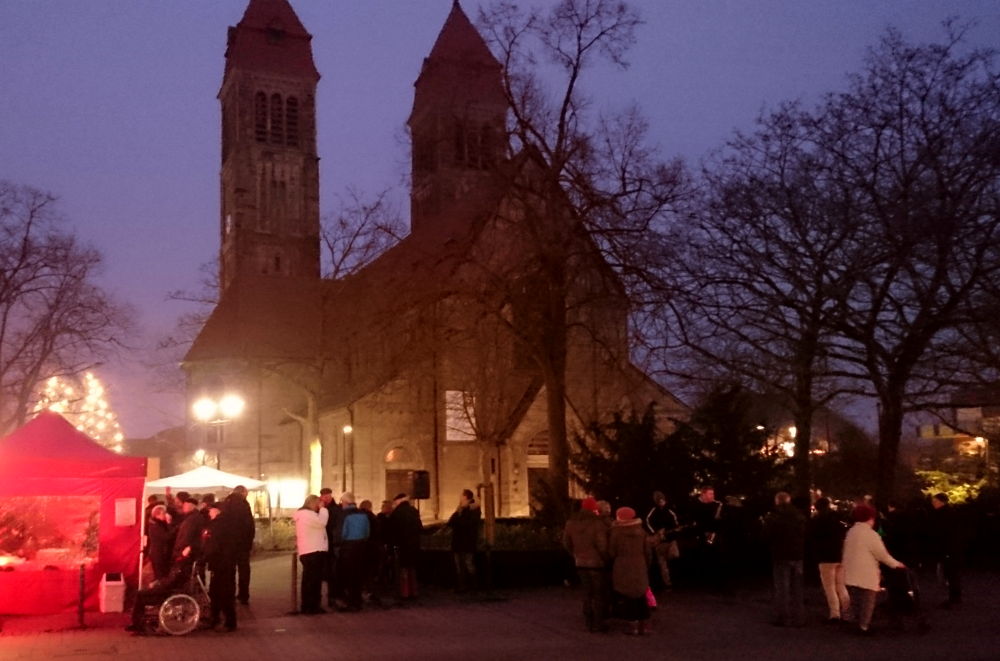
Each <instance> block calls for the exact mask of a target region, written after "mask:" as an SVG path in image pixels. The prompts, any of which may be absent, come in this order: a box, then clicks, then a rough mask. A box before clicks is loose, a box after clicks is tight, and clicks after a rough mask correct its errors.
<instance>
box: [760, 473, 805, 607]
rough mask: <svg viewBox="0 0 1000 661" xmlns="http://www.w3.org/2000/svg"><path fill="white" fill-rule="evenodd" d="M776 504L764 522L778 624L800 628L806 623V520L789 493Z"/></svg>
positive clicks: (782, 494)
mask: <svg viewBox="0 0 1000 661" xmlns="http://www.w3.org/2000/svg"><path fill="white" fill-rule="evenodd" d="M774 505H775V507H774V510H773V511H772V512H771V513H770V514H768V515H767V517H766V518H765V519H764V535H765V537H766V538H767V542H768V546H769V547H770V548H771V570H772V574H773V579H774V624H776V625H778V626H793V627H800V626H803V625H804V624H805V622H806V613H805V600H804V597H803V594H802V585H803V577H804V567H803V565H804V560H803V558H804V555H805V535H806V517H805V515H804V514H802V512H800V511H799V510H798V509H796V508H795V507H794V506H793V505H792V497H791V495H790V494H788V493H787V492H785V491H779V492H778V493H777V494H775V496H774Z"/></svg>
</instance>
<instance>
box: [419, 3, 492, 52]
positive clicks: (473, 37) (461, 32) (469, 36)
mask: <svg viewBox="0 0 1000 661" xmlns="http://www.w3.org/2000/svg"><path fill="white" fill-rule="evenodd" d="M428 59H430V60H455V61H458V62H462V63H464V64H480V65H488V66H499V65H500V63H499V62H497V60H496V58H495V57H493V54H492V53H491V52H490V49H489V47H487V45H486V42H485V41H483V37H482V35H480V34H479V31H478V30H476V28H475V26H474V25H472V21H470V20H469V17H468V16H467V15H466V14H465V12H464V11H463V10H462V6H461V5H460V4H459V3H458V0H455V2H454V3H453V4H452V7H451V13H450V14H448V18H447V19H446V20H445V22H444V26H442V28H441V32H440V33H439V34H438V38H437V41H435V42H434V47H433V48H431V54H430V55H429V56H428Z"/></svg>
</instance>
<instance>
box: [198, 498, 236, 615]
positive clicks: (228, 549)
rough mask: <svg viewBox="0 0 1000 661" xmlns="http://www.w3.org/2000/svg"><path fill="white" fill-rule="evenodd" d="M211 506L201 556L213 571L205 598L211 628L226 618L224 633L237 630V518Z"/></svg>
mask: <svg viewBox="0 0 1000 661" xmlns="http://www.w3.org/2000/svg"><path fill="white" fill-rule="evenodd" d="M230 506H231V503H228V502H227V503H226V504H225V507H223V506H221V505H220V504H218V503H212V505H211V506H210V507H209V510H208V513H209V514H208V515H209V519H210V520H209V523H208V527H207V528H206V535H205V538H204V539H205V544H204V548H203V556H204V558H205V561H206V563H207V564H208V569H209V570H210V571H211V572H212V580H211V582H210V583H209V588H208V596H209V598H210V599H211V600H212V617H211V624H210V626H211V627H212V628H215V627H217V626H219V625H221V624H222V622H221V617H220V616H222V617H225V620H226V622H225V626H226V630H227V631H235V630H236V560H237V557H238V556H239V553H240V543H241V540H240V520H239V515H238V514H237V513H234V512H233V511H232V510H231V509H230Z"/></svg>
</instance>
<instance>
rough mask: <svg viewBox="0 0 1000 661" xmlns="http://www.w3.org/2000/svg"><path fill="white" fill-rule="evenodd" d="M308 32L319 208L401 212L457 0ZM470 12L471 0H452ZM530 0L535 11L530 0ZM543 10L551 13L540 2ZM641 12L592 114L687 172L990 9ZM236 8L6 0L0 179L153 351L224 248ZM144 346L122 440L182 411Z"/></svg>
mask: <svg viewBox="0 0 1000 661" xmlns="http://www.w3.org/2000/svg"><path fill="white" fill-rule="evenodd" d="M292 4H293V6H295V9H296V11H297V12H298V14H299V17H300V18H301V19H302V22H303V23H304V24H305V26H306V29H308V30H309V31H310V32H311V33H312V34H313V52H314V57H315V60H316V66H317V67H318V68H319V71H320V73H321V74H322V75H323V79H322V80H321V81H320V86H319V96H318V100H317V102H318V108H319V116H318V131H319V153H320V156H321V157H322V159H323V160H322V163H321V173H320V188H321V199H322V205H323V206H322V209H323V212H324V213H327V212H330V211H332V210H334V209H335V208H336V206H337V198H338V196H342V195H343V194H344V191H345V189H346V188H347V187H348V186H354V187H356V188H358V189H360V190H362V191H366V192H368V193H374V192H377V191H379V190H382V189H384V188H387V187H390V186H394V187H395V189H396V197H397V199H398V201H399V206H400V208H401V209H402V210H403V212H404V213H405V212H406V211H407V205H406V204H405V200H406V197H405V189H404V188H403V179H404V173H405V167H406V163H407V151H406V147H405V144H404V142H403V136H404V133H403V125H404V122H405V120H406V117H407V115H408V113H409V110H410V106H411V102H412V93H413V87H412V84H413V81H414V80H415V79H416V76H417V73H418V72H419V70H420V64H421V61H422V58H423V57H424V56H425V55H426V54H427V53H428V52H429V50H430V48H431V45H432V44H433V42H434V39H435V37H436V36H437V33H438V31H439V30H440V28H441V25H442V24H443V22H444V19H445V17H446V16H447V14H448V11H449V9H450V6H451V0H417V1H415V0H378V1H370V0H369V1H368V2H348V1H347V0H298V1H297V2H296V0H292ZM462 4H463V7H464V8H465V10H466V12H467V13H468V14H469V15H470V17H472V18H473V19H475V13H476V10H477V9H478V6H479V3H478V2H475V1H474V0H463V3H462ZM525 4H529V3H525ZM537 4H540V5H542V6H544V5H546V4H551V2H545V1H544V0H542V1H540V2H539V3H537ZM633 4H634V5H635V6H637V7H638V8H639V9H640V11H641V12H642V14H643V17H644V18H645V20H646V24H645V25H644V26H643V27H642V28H641V30H640V32H639V43H638V45H637V47H636V48H635V49H634V50H633V51H632V54H631V57H630V60H631V62H632V66H631V68H630V69H629V70H628V71H626V72H623V73H622V72H617V71H610V70H601V71H597V72H595V74H596V75H595V76H593V77H592V78H590V79H588V82H587V90H588V92H589V93H590V94H591V95H592V97H593V98H594V100H595V103H596V105H597V106H598V107H620V106H622V105H624V104H626V103H628V102H630V101H632V100H636V101H638V103H639V105H640V106H641V108H642V109H643V111H644V113H645V114H646V115H647V117H648V118H649V120H650V123H651V126H652V132H653V135H654V136H655V139H656V141H657V142H658V143H659V145H660V147H661V148H662V149H663V150H664V153H665V154H668V155H674V154H679V155H682V156H684V157H685V158H687V159H688V160H689V161H691V162H692V163H696V162H697V161H698V159H700V158H701V157H702V156H704V155H705V154H706V153H707V152H708V151H709V150H711V149H713V148H715V147H717V146H719V145H720V144H721V143H722V142H723V141H724V140H725V138H726V137H727V136H728V135H729V134H730V133H731V131H732V130H733V128H735V127H744V128H745V127H748V126H749V125H750V123H751V122H752V120H753V118H754V117H755V116H756V115H757V113H758V112H759V111H760V110H761V109H762V108H765V107H768V106H771V105H774V104H776V103H778V102H780V101H782V100H785V99H789V98H803V99H806V100H814V99H816V98H817V97H818V95H819V94H820V93H822V92H824V91H827V90H833V89H837V88H840V87H842V86H843V82H844V77H845V74H846V73H847V72H849V71H853V70H856V69H857V68H858V67H859V65H860V62H861V59H862V57H863V55H864V51H865V48H866V47H867V46H868V45H871V44H873V43H874V42H875V41H876V40H877V38H878V36H879V35H880V33H881V32H882V31H883V29H884V28H885V27H886V26H888V25H894V26H896V27H898V28H900V29H901V30H902V31H903V32H904V34H905V35H906V36H907V37H908V38H910V39H913V40H920V41H925V40H932V39H937V38H939V37H940V36H941V35H942V31H941V29H940V23H941V21H942V20H943V19H945V18H946V17H948V16H959V17H961V18H962V19H976V20H978V22H979V25H978V27H976V28H975V29H974V31H973V32H972V34H971V39H970V41H971V42H972V43H973V44H976V45H990V46H997V45H1000V44H998V41H1000V5H998V4H997V2H996V0H963V1H960V0H951V1H949V2H944V1H935V2H931V1H929V0H928V1H910V2H907V1H904V0H853V1H849V0H840V1H837V2H830V1H829V0H823V1H806V0H784V1H776V0H754V1H752V2H751V1H747V0H729V1H724V0H698V1H697V2H692V1H691V0H634V2H633ZM245 5H246V2H245V0H211V1H208V0H170V1H169V2H163V1H162V0H155V1H152V0H86V1H81V0H30V1H29V0H0V178H2V179H9V180H12V181H14V182H16V183H21V184H28V185H31V186H35V187H37V188H42V189H46V190H49V191H51V192H53V193H55V194H56V195H58V196H59V197H60V199H61V203H60V208H61V210H62V212H63V213H64V215H65V216H66V217H67V218H68V219H69V220H70V221H71V222H72V223H73V225H74V226H75V227H76V229H77V230H78V231H79V233H80V234H81V235H83V236H85V237H87V239H88V240H89V241H90V243H92V244H93V245H94V246H95V247H97V248H98V249H100V250H101V251H102V252H103V253H104V255H105V257H106V262H107V265H106V268H105V272H104V274H103V276H102V283H103V284H104V285H105V286H106V287H107V288H108V289H110V290H111V291H113V292H114V293H115V295H116V296H117V297H119V298H120V299H121V300H123V301H126V302H129V303H131V304H132V305H134V306H135V308H136V310H137V312H138V315H139V318H138V320H137V321H138V322H139V326H140V331H141V335H137V336H136V337H134V338H132V343H133V344H134V345H136V346H137V347H140V348H142V347H148V346H150V345H152V344H153V343H154V342H155V340H156V338H157V337H158V336H160V335H162V334H163V333H165V332H166V331H168V330H170V328H171V327H172V326H173V323H174V319H175V318H176V317H177V316H178V315H179V314H180V313H181V312H183V310H184V308H183V306H182V305H181V304H178V303H175V302H169V301H167V300H166V299H165V296H166V293H167V292H168V291H171V290H175V289H182V288H192V287H193V286H194V285H195V283H196V281H197V269H198V266H199V265H200V264H202V263H204V262H206V261H208V260H210V259H211V258H212V257H213V256H214V255H215V253H216V251H217V250H218V245H217V237H218V222H219V212H218V204H219V199H218V196H219V193H218V191H219V178H218V172H219V107H218V102H217V101H216V99H215V95H216V92H217V91H218V88H219V84H220V82H221V80H222V67H223V52H224V50H225V43H226V28H227V26H229V25H235V24H236V23H237V22H238V21H239V19H240V17H241V16H242V14H243V9H244V7H245ZM143 359H144V352H143V351H137V352H135V354H133V355H128V356H125V357H124V358H123V360H122V363H121V364H120V365H115V366H110V367H106V368H103V370H102V371H100V372H99V375H100V376H101V377H102V378H103V379H104V380H105V382H106V383H107V385H108V387H109V391H110V397H111V403H112V406H114V407H115V409H116V410H117V411H118V412H119V415H120V417H121V421H122V424H123V427H124V429H125V433H126V435H128V436H143V435H148V434H151V433H153V432H155V431H157V430H158V429H161V428H163V427H165V426H169V425H174V424H179V423H181V422H182V421H183V420H184V414H185V412H184V410H183V401H182V399H181V397H180V395H179V394H178V393H175V394H165V393H157V392H156V389H155V388H154V386H153V385H152V382H151V377H150V375H149V374H148V373H147V370H146V368H145V367H144V360H143Z"/></svg>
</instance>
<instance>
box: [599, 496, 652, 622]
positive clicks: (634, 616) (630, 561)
mask: <svg viewBox="0 0 1000 661" xmlns="http://www.w3.org/2000/svg"><path fill="white" fill-rule="evenodd" d="M651 546H652V543H651V539H650V537H649V536H648V535H647V534H646V531H645V530H644V529H643V527H642V521H641V520H640V519H638V518H637V517H636V515H635V510H634V509H632V508H631V507H619V508H618V511H617V512H615V522H614V523H613V524H612V525H611V536H610V538H609V540H608V553H609V554H610V556H611V558H612V562H613V563H614V564H613V565H612V567H611V587H612V588H613V589H614V591H615V592H617V593H618V594H619V595H620V596H621V598H622V619H623V620H625V621H626V622H628V625H629V628H628V633H630V634H632V635H638V634H647V633H649V632H650V627H649V604H648V603H647V602H646V591H647V590H648V589H649V560H650V551H651Z"/></svg>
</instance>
